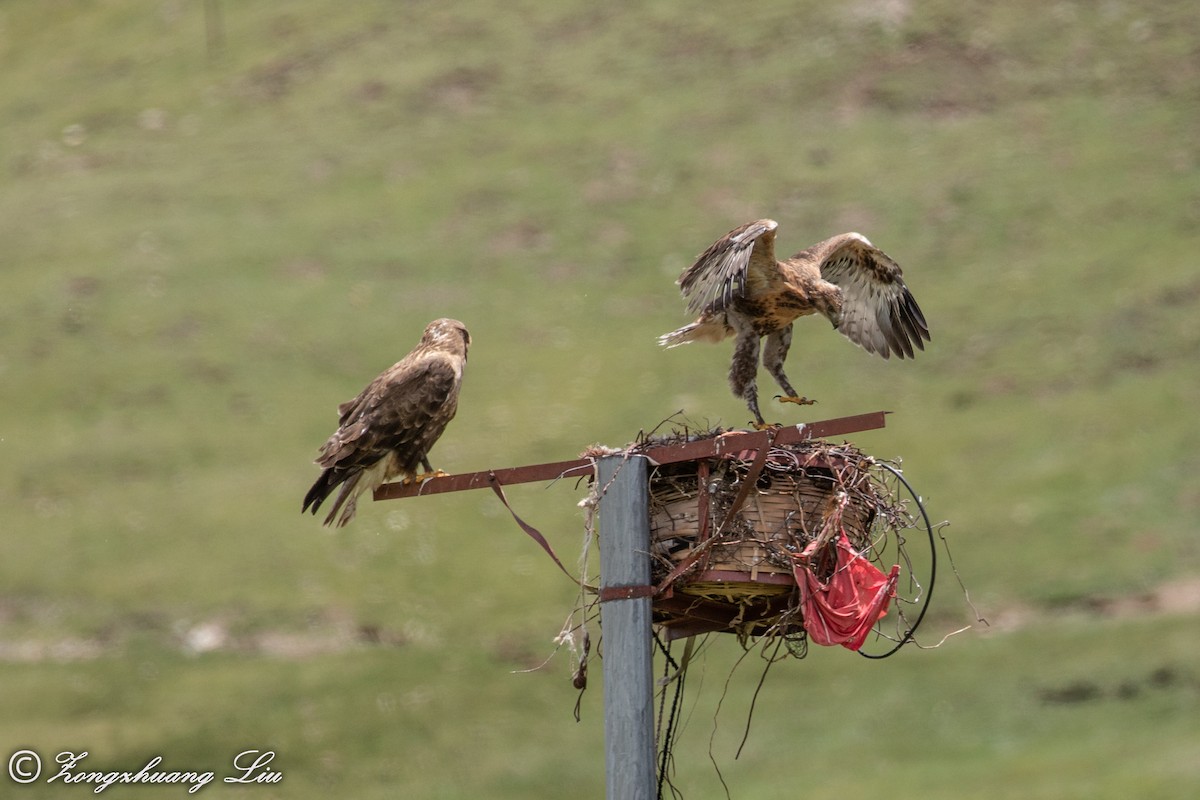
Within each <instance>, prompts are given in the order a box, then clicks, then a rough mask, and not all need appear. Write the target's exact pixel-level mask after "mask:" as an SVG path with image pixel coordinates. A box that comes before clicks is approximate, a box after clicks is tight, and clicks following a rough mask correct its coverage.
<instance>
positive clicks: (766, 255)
mask: <svg viewBox="0 0 1200 800" xmlns="http://www.w3.org/2000/svg"><path fill="white" fill-rule="evenodd" d="M778 226H779V224H778V223H777V222H775V220H772V219H760V220H757V221H755V222H749V223H746V224H745V225H742V226H740V227H738V228H734V229H733V230H732V231H730V232H729V233H728V234H726V235H725V236H723V237H721V238H720V239H718V240H717V241H716V242H714V243H713V244H712V246H711V247H709V248H708V249H707V250H705V251H704V252H703V253H701V254H700V257H699V258H697V259H696V262H695V263H694V264H692V265H691V266H690V267H688V268H687V269H686V270H684V271H683V274H682V275H681V276H680V277H679V281H678V283H679V288H680V290H681V292H682V293H683V296H684V298H685V299H686V300H687V305H688V310H689V311H691V312H692V313H695V314H699V315H700V316H699V318H698V319H697V320H696V321H695V322H692V323H691V324H689V325H685V326H683V327H682V328H680V329H679V330H676V331H672V332H671V333H668V334H664V335H663V336H660V337H659V339H658V341H659V344H661V345H664V346H666V347H676V346H678V345H681V344H687V343H688V342H695V341H710V342H719V341H721V340H722V339H724V338H726V337H729V336H733V337H735V339H734V345H733V363H732V364H731V365H730V368H729V384H730V386H731V387H732V389H733V393H734V394H735V395H736V396H738V397H740V398H742V399H743V400H745V401H746V405H747V406H748V407H749V409H750V413H752V414H753V415H754V421H755V427H758V428H760V429H761V428H763V427H766V423H765V422H764V421H763V417H762V414H761V413H760V412H759V408H758V385H757V380H756V379H757V374H758V360H759V349H760V340H761V339H763V337H765V338H766V341H765V343H762V347H761V349H762V364H763V367H765V368H766V370H767V372H769V373H771V376H772V377H773V378H775V381H776V382H777V383H778V384H779V386H780V388H782V389H783V391H784V393H785V394H784V396H782V397H780V398H779V400H780V402H785V403H799V404H801V405H808V404H810V403H812V402H813V401H811V400H808V399H807V398H805V397H801V396H798V395H797V394H796V390H795V389H793V388H792V385H791V383H790V382H789V381H788V378H787V375H785V374H784V372H783V362H784V359H786V358H787V354H788V348H789V347H790V346H791V343H792V323H793V322H794V321H795V320H796V318H797V317H802V316H805V315H808V314H821V315H823V316H824V317H825V318H826V319H828V320H829V321H830V322H832V323H833V327H834V328H835V329H836V330H838V331H840V332H841V333H842V334H843V335H845V336H846V338H848V339H849V340H850V341H852V342H854V343H855V344H857V345H860V346H861V347H862V348H863V349H865V350H866V351H867V352H869V353H875V354H877V355H880V356H882V357H883V358H888V357H889V356H891V355H892V354H893V353H894V354H895V355H897V356H899V357H900V358H912V357H913V353H914V348H916V349H917V350H924V349H925V344H924V342H927V341H929V340H930V339H929V326H928V325H927V323H926V322H925V316H924V314H922V313H921V309H920V307H919V306H918V305H917V301H916V300H915V299H913V296H912V293H910V292H909V290H908V287H907V286H905V285H904V281H903V279H902V278H901V272H900V265H899V264H897V263H896V262H895V261H893V260H892V259H891V258H890V257H889V256H888V255H887V254H886V253H884V252H883V251H882V250H879V249H878V248H876V247H875V246H874V245H872V244H871V243H870V242H869V241H867V238H866V237H865V236H863V235H862V234H858V233H842V234H839V235H837V236H834V237H833V238H831V239H826V240H825V241H823V242H818V243H817V244H814V245H813V246H812V247H809V248H808V249H806V250H801V251H800V252H799V253H796V254H795V255H794V256H792V257H791V258H788V259H785V260H783V261H778V260H776V258H775V229H776V228H777V227H778Z"/></svg>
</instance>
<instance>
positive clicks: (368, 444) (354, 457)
mask: <svg viewBox="0 0 1200 800" xmlns="http://www.w3.org/2000/svg"><path fill="white" fill-rule="evenodd" d="M470 344H471V334H470V333H468V332H467V329H466V326H464V325H463V324H462V323H461V322H459V321H458V320H453V319H436V320H434V321H433V322H431V323H429V325H428V326H426V328H425V333H424V334H423V335H422V336H421V341H420V342H419V343H418V344H417V346H416V347H414V348H413V350H412V352H410V353H409V354H408V355H406V356H405V357H404V358H402V359H400V361H398V362H396V363H395V364H393V365H392V366H391V367H390V368H388V369H387V370H386V371H384V372H383V373H382V374H381V375H379V377H377V378H376V379H375V380H373V381H371V383H370V384H369V385H368V386H367V388H365V389H363V390H362V392H361V393H360V394H359V395H358V397H355V398H354V399H353V400H350V401H349V402H346V403H342V404H341V405H340V406H338V415H339V417H340V426H339V427H338V429H337V431H335V432H334V434H333V435H332V436H330V437H329V440H328V441H327V442H325V444H324V445H322V446H321V448H320V455H319V456H318V457H317V459H316V463H317V464H318V465H320V466H321V467H322V468H323V472H322V473H321V476H320V477H319V478H317V481H316V483H314V484H313V485H312V488H311V489H309V490H308V494H307V495H305V496H304V507H303V509H302V511H301V513H303V512H304V511H308V510H309V509H310V508H311V509H312V513H314V514H316V513H317V509H318V508H319V507H320V505H321V503H322V502H323V501H324V500H325V498H326V497H328V496H329V495H330V493H332V492H333V490H334V489H335V488H337V487H338V486H339V485H340V486H341V487H342V489H341V491H340V492H339V493H338V496H337V499H336V500H335V501H334V503H333V508H332V509H331V510H330V512H329V516H327V517H325V523H324V524H326V525H329V524H330V523H331V522H333V520H334V518H335V517H337V514H338V511H339V510H341V512H342V514H341V517H340V518H338V523H337V524H338V527H341V526H342V525H345V524H346V523H347V522H349V521H350V520H351V519H353V518H354V512H355V510H356V506H357V503H358V497H359V495H361V494H363V493H364V492H367V491H374V490H375V489H376V488H378V487H379V486H381V485H382V484H383V483H385V482H387V481H389V480H392V479H393V478H396V477H399V478H400V479H401V480H403V481H404V482H405V483H408V482H412V481H420V480H423V479H425V478H426V477H430V476H432V475H444V474H445V473H442V472H434V470H433V467H431V466H430V464H429V450H430V448H432V447H433V445H434V443H435V442H436V441H437V440H438V438H439V437H440V436H441V435H442V432H443V431H444V430H445V429H446V425H447V423H449V422H450V420H451V419H453V418H454V414H455V412H456V411H457V410H458V392H459V388H460V387H461V386H462V377H463V367H464V366H465V365H466V363H467V348H468V347H469V346H470ZM418 466H421V467H423V468H424V469H425V473H424V474H418V473H417V467H418Z"/></svg>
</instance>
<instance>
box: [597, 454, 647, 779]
mask: <svg viewBox="0 0 1200 800" xmlns="http://www.w3.org/2000/svg"><path fill="white" fill-rule="evenodd" d="M614 475H615V476H616V478H615V479H614V478H613V476H614ZM598 478H599V481H600V486H601V487H602V488H603V487H608V488H607V491H606V492H605V494H604V496H603V497H602V498H601V500H600V592H601V600H602V602H601V605H600V628H601V630H602V632H603V636H604V640H603V647H604V651H603V655H604V659H603V666H602V670H603V673H604V758H605V775H606V785H607V793H606V797H607V798H608V800H653V798H654V795H655V770H654V753H655V749H654V703H653V700H654V677H653V672H652V655H653V654H652V653H651V649H650V644H651V629H650V625H651V618H650V604H651V597H650V596H649V594H647V593H646V592H645V591H644V587H646V586H647V585H648V584H649V583H650V517H649V511H648V505H647V498H646V459H645V457H644V456H633V457H631V458H629V459H628V460H626V459H625V458H624V457H623V456H609V457H607V458H603V459H600V463H599V475H598ZM620 587H640V588H638V589H632V590H630V592H628V594H631V595H636V596H632V597H626V598H619V599H608V600H605V599H604V598H605V597H606V596H610V597H611V596H612V595H613V594H614V593H615V594H617V595H620V594H621V588H620ZM606 589H607V590H609V591H607V592H606V591H605V590H606Z"/></svg>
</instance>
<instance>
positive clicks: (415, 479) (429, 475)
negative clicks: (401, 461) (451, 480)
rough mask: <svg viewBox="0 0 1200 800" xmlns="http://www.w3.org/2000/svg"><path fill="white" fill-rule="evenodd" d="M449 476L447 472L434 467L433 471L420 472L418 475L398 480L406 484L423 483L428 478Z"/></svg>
mask: <svg viewBox="0 0 1200 800" xmlns="http://www.w3.org/2000/svg"><path fill="white" fill-rule="evenodd" d="M449 476H450V473H449V472H443V471H442V470H440V469H435V470H434V471H433V472H422V473H421V474H419V475H413V476H412V477H411V478H405V479H404V480H402V481H400V482H401V483H405V484H407V483H424V482H425V481H427V480H429V479H430V478H447V477H449Z"/></svg>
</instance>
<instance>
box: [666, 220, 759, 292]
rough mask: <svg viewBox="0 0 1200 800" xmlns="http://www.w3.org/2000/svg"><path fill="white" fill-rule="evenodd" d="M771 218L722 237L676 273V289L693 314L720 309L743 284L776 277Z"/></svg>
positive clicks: (757, 282) (752, 223) (748, 224)
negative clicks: (681, 270)
mask: <svg viewBox="0 0 1200 800" xmlns="http://www.w3.org/2000/svg"><path fill="white" fill-rule="evenodd" d="M777 227H779V225H778V223H777V222H775V220H773V219H760V220H756V221H754V222H748V223H746V224H745V225H742V226H739V227H737V228H734V229H733V230H731V231H730V232H729V233H727V234H725V235H724V236H722V237H721V238H720V239H718V240H717V241H715V242H713V243H712V245H711V246H710V247H709V248H708V249H707V250H705V251H704V252H703V253H701V254H700V256H699V257H698V258H697V259H696V262H695V263H694V264H692V265H691V266H690V267H688V268H687V269H686V270H684V271H683V274H682V275H680V276H679V289H680V291H681V292H682V293H683V296H684V297H685V298H686V299H687V307H688V311H691V312H692V313H694V314H701V313H705V314H707V313H713V312H717V311H724V310H725V309H726V308H728V307H729V304H730V303H732V302H733V299H734V298H735V297H742V296H745V294H746V284H747V282H750V283H751V284H759V283H760V282H761V283H767V282H769V281H770V280H772V279H775V278H777V274H778V267H777V266H776V261H775V229H776V228H777Z"/></svg>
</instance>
